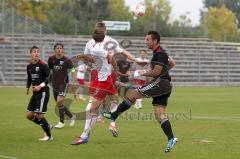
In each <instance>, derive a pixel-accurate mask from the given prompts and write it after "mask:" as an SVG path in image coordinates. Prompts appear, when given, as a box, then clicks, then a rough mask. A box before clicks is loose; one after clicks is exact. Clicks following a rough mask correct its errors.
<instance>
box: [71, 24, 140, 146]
mask: <svg viewBox="0 0 240 159" xmlns="http://www.w3.org/2000/svg"><path fill="white" fill-rule="evenodd" d="M92 37H93V39H91V40H90V41H88V43H87V44H86V47H85V51H84V54H85V55H91V56H92V57H93V58H94V60H93V62H94V63H93V67H94V69H93V70H92V71H91V82H90V96H91V97H90V100H89V103H88V105H87V108H86V122H85V128H84V131H83V133H82V134H81V136H80V137H78V138H77V139H76V140H75V141H73V142H72V143H71V145H79V144H83V143H87V142H88V139H89V134H90V131H91V129H92V127H93V125H94V123H95V122H96V120H97V114H98V108H99V107H100V105H101V104H103V101H104V99H105V97H106V96H107V95H110V96H112V97H111V99H112V100H111V106H110V107H111V108H110V111H115V110H116V107H117V101H116V97H117V96H116V93H117V91H116V88H115V86H114V84H113V83H114V81H115V74H114V73H113V70H112V67H113V68H114V69H116V62H115V61H114V59H113V58H112V56H113V52H118V53H123V54H125V55H126V56H127V57H128V58H129V59H130V60H133V61H136V62H138V61H137V60H136V59H135V57H134V56H132V55H131V54H130V53H129V52H127V51H126V50H123V49H122V48H120V47H119V44H118V42H117V41H116V40H115V39H113V38H111V37H110V36H107V35H106V26H105V24H104V23H102V22H98V23H97V24H96V26H95V29H94V32H93V34H92ZM109 42H110V43H111V44H113V45H115V46H116V47H115V48H111V49H108V48H107V46H106V45H107V44H109ZM79 57H80V58H81V55H79ZM115 124H116V123H115V121H112V122H111V123H110V126H109V130H110V131H111V132H112V134H113V136H114V137H116V136H117V129H116V125H115Z"/></svg>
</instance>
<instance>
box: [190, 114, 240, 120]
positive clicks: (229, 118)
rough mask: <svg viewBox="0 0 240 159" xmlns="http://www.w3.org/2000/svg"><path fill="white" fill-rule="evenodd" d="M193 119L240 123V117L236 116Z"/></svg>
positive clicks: (196, 117)
mask: <svg viewBox="0 0 240 159" xmlns="http://www.w3.org/2000/svg"><path fill="white" fill-rule="evenodd" d="M192 119H193V120H194V119H207V120H230V121H240V117H236V116H229V117H222V116H195V115H193V116H192Z"/></svg>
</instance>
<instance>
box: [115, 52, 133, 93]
mask: <svg viewBox="0 0 240 159" xmlns="http://www.w3.org/2000/svg"><path fill="white" fill-rule="evenodd" d="M117 66H118V68H119V72H120V73H121V74H119V76H120V78H119V79H120V82H122V83H128V82H129V75H130V68H131V62H130V61H127V56H126V55H124V54H121V57H120V60H118V61H117ZM126 93H127V89H126V88H125V87H122V88H119V90H118V94H119V95H121V96H125V95H126Z"/></svg>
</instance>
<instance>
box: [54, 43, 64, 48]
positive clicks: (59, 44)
mask: <svg viewBox="0 0 240 159" xmlns="http://www.w3.org/2000/svg"><path fill="white" fill-rule="evenodd" d="M57 46H61V47H62V48H64V46H63V44H61V43H56V44H55V45H54V46H53V49H54V50H55V49H56V47H57Z"/></svg>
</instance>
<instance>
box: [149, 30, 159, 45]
mask: <svg viewBox="0 0 240 159" xmlns="http://www.w3.org/2000/svg"><path fill="white" fill-rule="evenodd" d="M147 35H151V36H152V39H153V40H157V43H159V42H160V38H161V36H160V34H159V33H158V32H157V31H149V32H148V33H147Z"/></svg>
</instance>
